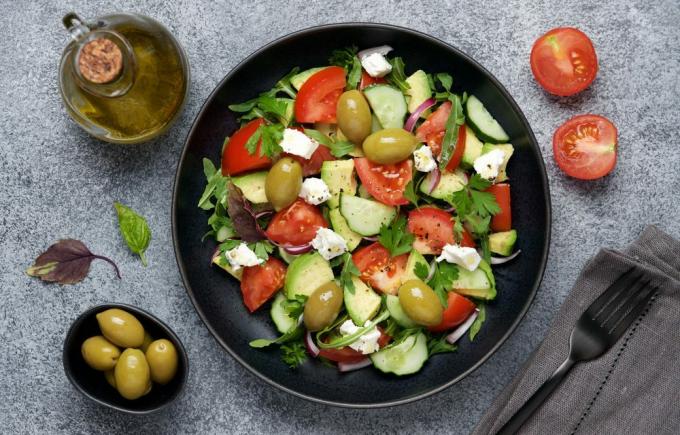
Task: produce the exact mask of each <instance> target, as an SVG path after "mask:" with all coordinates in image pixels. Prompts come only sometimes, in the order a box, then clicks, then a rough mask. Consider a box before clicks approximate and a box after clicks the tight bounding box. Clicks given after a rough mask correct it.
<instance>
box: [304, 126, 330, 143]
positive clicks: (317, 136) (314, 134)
mask: <svg viewBox="0 0 680 435" xmlns="http://www.w3.org/2000/svg"><path fill="white" fill-rule="evenodd" d="M305 134H306V135H307V136H309V137H311V138H312V139H314V140H315V141H317V142H319V143H320V144H321V145H325V146H327V147H330V146H331V144H332V143H333V140H332V139H331V138H330V137H328V136H326V135H325V134H323V133H321V132H320V131H319V130H314V129H312V128H305Z"/></svg>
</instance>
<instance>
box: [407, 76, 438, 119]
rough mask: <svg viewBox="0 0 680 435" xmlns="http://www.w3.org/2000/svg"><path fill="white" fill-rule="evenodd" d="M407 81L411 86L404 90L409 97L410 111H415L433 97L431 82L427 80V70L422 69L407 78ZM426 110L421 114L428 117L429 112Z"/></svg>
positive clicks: (422, 116)
mask: <svg viewBox="0 0 680 435" xmlns="http://www.w3.org/2000/svg"><path fill="white" fill-rule="evenodd" d="M406 83H408V84H409V86H410V87H411V88H410V89H407V90H406V91H404V93H405V94H406V95H408V97H409V100H408V112H409V113H413V112H415V111H416V109H417V108H418V107H420V105H421V104H423V103H424V102H425V100H427V99H428V98H430V97H432V90H431V89H430V83H429V82H428V80H427V74H425V71H423V70H422V69H419V70H418V71H416V72H414V73H413V74H411V75H410V76H409V77H408V78H407V79H406ZM425 112H427V111H425ZM425 112H423V113H422V114H421V115H420V117H421V118H424V117H427V113H425Z"/></svg>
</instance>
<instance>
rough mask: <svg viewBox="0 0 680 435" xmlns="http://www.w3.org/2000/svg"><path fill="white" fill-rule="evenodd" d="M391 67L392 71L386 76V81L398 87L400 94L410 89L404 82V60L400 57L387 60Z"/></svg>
mask: <svg viewBox="0 0 680 435" xmlns="http://www.w3.org/2000/svg"><path fill="white" fill-rule="evenodd" d="M389 62H390V65H392V71H391V72H390V73H389V74H387V81H388V82H389V83H390V84H392V85H394V86H396V87H398V88H399V89H400V90H401V91H402V92H405V91H407V90H409V89H411V85H409V84H408V83H407V82H406V73H404V60H403V59H402V58H401V57H394V58H392V59H389Z"/></svg>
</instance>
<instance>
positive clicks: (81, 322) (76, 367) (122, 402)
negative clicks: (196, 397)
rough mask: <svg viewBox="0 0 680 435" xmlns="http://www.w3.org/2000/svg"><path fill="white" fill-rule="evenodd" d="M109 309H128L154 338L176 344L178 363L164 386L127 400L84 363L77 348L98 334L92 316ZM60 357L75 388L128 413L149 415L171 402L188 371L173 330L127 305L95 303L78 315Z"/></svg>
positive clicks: (101, 403) (87, 395)
mask: <svg viewBox="0 0 680 435" xmlns="http://www.w3.org/2000/svg"><path fill="white" fill-rule="evenodd" d="M109 308H119V309H121V310H125V311H127V312H128V313H130V314H132V315H134V316H135V317H136V318H137V319H138V320H139V321H140V322H141V323H142V326H144V329H145V330H146V331H147V332H148V333H149V334H151V336H152V337H153V338H154V339H160V338H165V339H168V340H170V341H171V342H172V344H174V345H175V348H176V349H177V356H178V357H179V366H178V367H177V374H176V375H175V377H174V378H173V379H172V381H170V382H169V383H167V384H166V385H158V384H155V383H154V384H153V388H152V389H151V392H150V393H149V394H147V395H146V396H143V397H140V398H139V399H137V400H127V399H125V398H124V397H123V396H121V395H120V394H118V391H116V390H115V389H114V388H112V387H111V386H110V385H109V384H108V383H107V382H106V379H104V373H103V372H100V371H97V370H94V369H93V368H91V367H90V366H88V365H87V364H86V363H85V360H84V359H83V356H82V354H81V353H80V347H81V345H82V344H83V341H85V340H86V339H88V338H90V337H92V336H94V335H101V331H100V329H99V324H98V323H97V318H96V317H95V316H96V315H97V313H100V312H102V311H105V310H108V309H109ZM63 360H64V371H65V372H66V377H67V378H68V380H69V381H71V383H72V384H73V386H74V387H76V389H77V390H78V391H80V392H81V393H83V394H84V395H85V396H86V397H89V398H90V399H92V400H94V401H95V402H97V403H99V404H100V405H104V406H108V407H109V408H113V409H116V410H118V411H123V412H127V413H130V414H148V413H150V412H154V411H158V410H159V409H162V408H164V407H165V406H167V405H168V404H170V403H171V402H172V401H173V400H175V399H176V398H177V397H178V396H179V394H180V393H181V392H182V389H183V388H184V385H185V384H186V380H187V376H188V373H189V359H188V358H187V352H186V350H185V349H184V345H183V344H182V342H181V341H180V339H179V337H177V335H176V334H175V333H174V332H173V331H172V329H170V327H169V326H168V325H166V324H165V323H163V322H162V321H161V320H160V319H159V318H158V317H156V316H154V315H153V314H149V313H147V312H146V311H144V310H141V309H139V308H136V307H133V306H131V305H126V304H103V305H97V306H95V307H92V308H90V309H89V310H87V311H85V312H84V313H83V314H81V315H80V316H78V318H77V319H76V320H75V321H74V322H73V324H72V325H71V328H70V329H69V330H68V333H67V334H66V339H65V340H64V355H63Z"/></svg>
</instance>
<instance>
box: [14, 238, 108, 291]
mask: <svg viewBox="0 0 680 435" xmlns="http://www.w3.org/2000/svg"><path fill="white" fill-rule="evenodd" d="M95 259H100V260H104V261H106V262H107V263H109V264H110V265H112V266H113V268H114V270H115V271H116V275H117V276H118V279H120V271H119V270H118V266H116V263H114V262H113V260H111V259H110V258H107V257H104V256H102V255H96V254H93V253H92V252H90V250H89V249H87V246H85V244H84V243H83V242H81V241H80V240H75V239H62V240H59V241H58V242H57V243H55V244H53V245H52V246H50V247H49V248H47V250H46V251H45V252H43V253H42V254H40V255H39V256H38V258H36V259H35V261H34V262H33V265H32V266H31V267H29V268H28V269H26V274H27V275H29V276H36V277H38V278H40V279H42V280H43V281H48V282H56V283H59V284H75V283H77V282H80V281H82V280H83V279H84V278H85V277H86V276H87V274H88V272H89V271H90V263H92V261H94V260H95Z"/></svg>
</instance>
